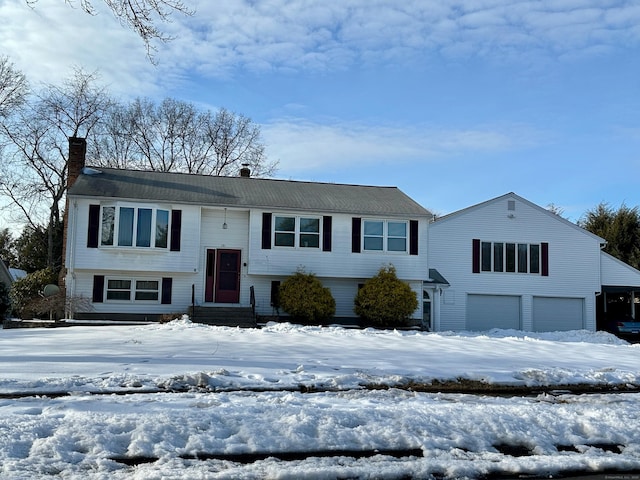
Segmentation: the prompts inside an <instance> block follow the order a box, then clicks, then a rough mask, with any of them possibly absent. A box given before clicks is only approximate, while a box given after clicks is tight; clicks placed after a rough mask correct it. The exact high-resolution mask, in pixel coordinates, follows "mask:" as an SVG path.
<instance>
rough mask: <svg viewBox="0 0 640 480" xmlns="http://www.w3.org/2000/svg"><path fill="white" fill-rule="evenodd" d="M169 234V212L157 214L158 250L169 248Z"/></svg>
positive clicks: (159, 211)
mask: <svg viewBox="0 0 640 480" xmlns="http://www.w3.org/2000/svg"><path fill="white" fill-rule="evenodd" d="M168 232H169V211H168V210H158V211H157V212H156V243H155V246H156V248H167V238H168V236H167V234H168Z"/></svg>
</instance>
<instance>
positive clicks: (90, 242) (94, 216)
mask: <svg viewBox="0 0 640 480" xmlns="http://www.w3.org/2000/svg"><path fill="white" fill-rule="evenodd" d="M99 232H100V205H89V231H88V232H87V247H88V248H98V233H99Z"/></svg>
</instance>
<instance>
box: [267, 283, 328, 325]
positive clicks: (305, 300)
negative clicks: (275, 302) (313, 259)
mask: <svg viewBox="0 0 640 480" xmlns="http://www.w3.org/2000/svg"><path fill="white" fill-rule="evenodd" d="M279 299H280V307H281V308H282V310H284V311H285V312H286V313H288V314H289V315H291V317H293V319H294V320H300V321H303V322H305V323H312V322H322V321H325V320H329V319H331V318H332V317H333V316H334V315H335V313H336V301H335V300H334V298H333V295H331V290H329V289H328V288H326V287H324V286H323V285H322V282H320V280H319V279H318V278H317V277H316V276H315V275H314V274H313V273H305V272H303V271H298V272H296V273H295V274H294V275H292V276H290V277H289V278H287V279H286V280H285V281H284V282H282V284H281V285H280V289H279Z"/></svg>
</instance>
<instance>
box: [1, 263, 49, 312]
mask: <svg viewBox="0 0 640 480" xmlns="http://www.w3.org/2000/svg"><path fill="white" fill-rule="evenodd" d="M57 281H58V276H57V275H56V272H55V270H54V269H53V268H45V269H44V270H38V271H37V272H33V273H29V274H28V275H27V276H25V277H23V278H21V279H19V280H16V281H15V282H13V285H11V293H10V297H11V305H12V307H13V313H14V314H15V315H17V316H20V317H22V318H29V317H33V315H34V314H35V313H36V312H35V311H34V310H33V309H30V308H29V306H30V304H31V303H32V302H37V301H39V300H40V299H41V298H42V297H41V295H40V294H41V293H42V290H43V289H44V287H45V285H47V284H49V283H53V284H55V283H57Z"/></svg>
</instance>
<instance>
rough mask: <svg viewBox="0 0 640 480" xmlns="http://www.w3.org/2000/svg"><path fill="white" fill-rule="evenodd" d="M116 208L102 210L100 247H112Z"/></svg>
mask: <svg viewBox="0 0 640 480" xmlns="http://www.w3.org/2000/svg"><path fill="white" fill-rule="evenodd" d="M115 219H116V207H103V208H102V240H101V242H102V245H113V231H114V228H115Z"/></svg>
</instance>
